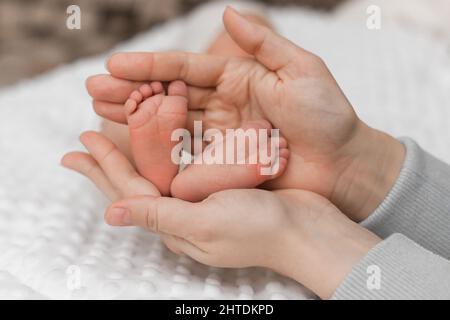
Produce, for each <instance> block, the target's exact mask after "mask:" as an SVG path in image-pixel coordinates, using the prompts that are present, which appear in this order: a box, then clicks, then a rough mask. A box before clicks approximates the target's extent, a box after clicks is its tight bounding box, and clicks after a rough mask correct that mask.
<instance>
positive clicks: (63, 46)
mask: <svg viewBox="0 0 450 320" xmlns="http://www.w3.org/2000/svg"><path fill="white" fill-rule="evenodd" d="M342 1H344V0H296V1H295V0H262V1H259V2H262V3H267V4H272V5H294V4H295V5H303V6H309V7H313V8H317V9H319V10H330V9H332V8H333V7H334V6H335V5H337V4H338V3H340V2H342ZM205 2H208V1H207V0H0V70H1V71H2V72H1V73H0V86H4V85H7V84H11V83H14V82H15V81H17V80H19V79H22V78H26V77H30V76H33V75H36V74H39V73H41V72H43V71H46V70H48V69H50V68H53V67H55V66H57V65H59V64H61V63H65V62H69V61H72V60H74V59H76V58H78V57H81V56H87V55H92V54H96V53H100V52H103V51H105V50H108V49H110V48H111V47H112V46H114V44H116V43H117V42H120V41H122V40H124V39H127V38H129V37H131V36H133V35H134V34H136V33H137V32H140V31H143V30H147V29H149V28H150V27H151V26H153V25H155V24H157V23H161V22H163V21H166V20H168V19H170V18H174V17H176V16H178V15H181V14H184V13H186V12H188V11H189V10H191V9H193V8H195V7H196V6H197V5H200V4H202V3H205ZM71 4H76V5H78V6H80V8H81V21H82V28H81V30H69V29H67V28H66V19H67V17H68V15H67V13H66V9H67V7H68V6H69V5H71Z"/></svg>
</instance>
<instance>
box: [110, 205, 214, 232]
mask: <svg viewBox="0 0 450 320" xmlns="http://www.w3.org/2000/svg"><path fill="white" fill-rule="evenodd" d="M204 207H205V206H204V205H203V204H201V203H198V204H197V203H191V202H188V201H183V200H180V199H177V198H167V197H154V196H137V197H132V198H128V199H123V200H119V201H117V202H115V203H113V204H112V205H111V206H110V207H109V208H108V209H107V210H106V213H105V220H106V222H107V223H109V224H112V225H116V226H123V225H135V226H140V227H143V228H146V229H148V230H150V231H153V232H156V233H165V234H170V235H176V236H179V237H182V238H184V239H189V240H190V239H193V238H195V235H196V234H197V233H198V232H202V231H203V230H204V228H205V221H208V219H207V215H206V214H205V208H204ZM121 209H125V211H126V212H127V216H126V217H124V216H123V212H122V213H121V212H120V211H121ZM117 216H119V218H117ZM121 219H122V221H121Z"/></svg>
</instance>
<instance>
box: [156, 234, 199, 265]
mask: <svg viewBox="0 0 450 320" xmlns="http://www.w3.org/2000/svg"><path fill="white" fill-rule="evenodd" d="M161 239H162V240H163V242H164V244H165V245H166V246H167V247H168V248H169V249H170V250H171V251H172V252H174V253H175V254H185V255H187V256H189V257H191V258H192V259H194V260H196V261H198V262H202V263H205V260H206V256H207V253H206V252H205V251H203V250H202V249H200V248H198V247H197V246H195V245H194V244H192V243H191V242H189V241H186V240H184V239H183V238H180V237H177V236H172V235H166V234H163V235H161Z"/></svg>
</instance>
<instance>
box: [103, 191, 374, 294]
mask: <svg viewBox="0 0 450 320" xmlns="http://www.w3.org/2000/svg"><path fill="white" fill-rule="evenodd" d="M105 219H106V221H107V222H108V223H110V224H112V225H115V226H129V225H136V226H141V227H144V228H146V229H148V230H150V231H152V232H157V233H160V234H161V235H162V238H163V239H164V242H165V244H166V245H167V246H168V247H169V248H170V249H171V250H172V251H173V252H175V253H178V254H185V255H188V256H190V257H191V258H193V259H194V260H197V261H199V262H201V263H203V264H207V265H211V266H215V267H233V268H241V267H251V266H259V267H265V268H270V269H272V270H274V271H276V272H278V273H280V274H283V275H285V276H288V277H290V278H293V279H295V280H296V281H298V282H300V283H301V284H303V285H305V286H306V287H308V288H309V289H311V290H312V291H313V292H315V293H316V294H317V295H319V296H320V297H321V298H323V299H326V298H329V297H331V295H332V294H333V292H334V291H335V289H336V288H337V287H338V286H339V284H340V283H341V282H342V280H343V279H344V278H345V276H346V275H347V274H348V273H349V272H350V270H351V268H352V266H353V265H354V264H356V263H357V262H358V261H359V260H360V259H361V258H362V257H363V256H365V255H366V254H367V252H368V251H369V250H370V249H371V248H372V247H373V246H375V245H376V244H377V243H378V242H379V241H380V239H379V238H377V236H375V235H374V234H372V233H371V232H369V231H368V230H366V229H364V228H362V227H360V226H359V225H358V224H356V223H354V222H352V221H351V220H350V219H348V218H347V217H345V216H344V215H343V214H342V213H341V212H339V210H338V209H337V208H336V207H335V206H333V205H332V204H331V203H330V202H329V201H328V200H326V199H325V198H323V197H321V196H319V195H317V194H314V193H311V192H308V191H301V190H294V189H291V190H278V191H274V192H270V191H265V190H258V189H247V190H243V189H240V190H226V191H221V192H218V193H215V194H213V195H211V196H210V197H208V198H207V199H206V200H204V201H202V202H199V203H191V202H186V201H183V200H180V199H176V198H165V197H153V196H138V197H132V198H128V199H124V200H120V201H118V202H115V203H113V204H112V205H111V206H110V207H109V208H108V209H107V210H106V214H105Z"/></svg>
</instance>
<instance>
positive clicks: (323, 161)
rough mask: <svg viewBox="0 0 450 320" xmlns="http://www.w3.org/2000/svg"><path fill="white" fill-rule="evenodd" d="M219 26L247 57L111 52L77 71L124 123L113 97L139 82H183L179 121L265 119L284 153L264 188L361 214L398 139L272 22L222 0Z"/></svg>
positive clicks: (388, 178) (100, 105)
mask: <svg viewBox="0 0 450 320" xmlns="http://www.w3.org/2000/svg"><path fill="white" fill-rule="evenodd" d="M224 24H225V27H226V29H227V31H228V33H229V34H230V36H231V37H232V38H233V40H234V41H235V42H236V43H237V44H238V45H239V46H240V47H241V48H242V49H244V50H245V51H246V52H248V53H249V54H251V55H252V56H254V58H255V59H252V58H236V57H223V56H211V55H204V54H191V53H185V52H169V53H118V54H115V55H113V56H112V57H111V58H110V59H109V61H108V63H107V67H108V70H109V71H110V73H111V75H98V76H94V77H91V78H90V79H88V81H87V88H88V91H89V93H90V94H91V96H92V97H93V98H94V108H95V110H96V112H97V113H98V114H100V115H102V116H104V117H106V118H108V119H110V120H113V121H116V122H121V123H125V118H124V115H123V110H122V108H123V103H124V101H125V100H126V98H127V97H128V95H129V94H130V92H131V91H132V90H134V89H136V88H137V87H138V86H139V85H140V84H141V83H142V82H145V81H150V80H159V81H171V80H175V79H182V80H184V81H185V82H186V83H188V85H189V86H188V98H189V107H190V109H191V110H190V112H189V125H188V127H189V128H192V124H193V121H194V120H202V121H203V127H204V128H212V127H214V128H220V129H226V128H237V127H240V126H241V125H242V123H243V122H246V121H249V120H255V119H261V118H264V119H267V120H269V121H270V122H271V123H272V124H273V126H274V127H276V128H280V129H281V132H282V134H283V135H284V136H285V137H286V139H287V141H288V143H289V146H290V150H291V156H290V161H289V164H288V168H287V170H286V172H285V174H284V175H283V176H281V177H280V178H278V179H276V180H274V181H273V182H271V184H270V185H268V187H270V188H299V189H306V190H310V191H313V192H316V193H319V194H321V195H323V196H325V197H326V198H328V199H330V200H331V201H332V202H333V203H335V204H336V205H337V206H338V207H339V208H340V209H341V210H342V211H344V212H345V213H346V214H348V215H349V216H350V217H351V218H353V219H354V220H357V221H359V220H362V219H364V218H365V217H366V216H367V215H368V214H370V213H371V212H372V211H373V210H374V209H375V208H376V207H377V206H378V204H379V203H380V202H381V201H382V199H383V198H384V197H385V195H386V194H387V192H388V191H389V190H390V188H391V187H392V185H393V183H394V182H395V180H396V178H397V175H398V173H399V171H400V167H401V165H402V162H403V158H404V150H403V147H402V145H401V144H400V143H399V142H397V141H396V140H395V139H393V138H392V137H390V136H388V135H386V134H383V133H381V132H378V131H376V130H373V129H371V128H369V127H368V126H366V125H365V124H364V123H363V122H361V121H360V120H359V119H358V117H357V116H356V114H355V112H354V111H353V108H352V106H351V105H350V103H349V102H348V100H347V99H346V97H345V96H344V94H343V93H342V91H341V90H340V88H339V86H338V85H337V83H336V81H335V80H334V78H333V76H332V75H331V73H330V72H329V70H328V69H327V67H326V65H325V64H324V62H323V61H322V60H321V59H320V58H319V57H317V56H315V55H313V54H311V53H309V52H307V51H305V50H303V49H302V48H299V47H297V46H296V45H294V44H293V43H291V42H290V41H288V40H287V39H285V38H283V37H281V36H279V35H277V34H276V33H274V32H273V31H272V30H270V29H268V28H266V27H264V26H261V25H258V24H254V23H252V22H250V21H248V20H246V19H245V18H244V17H242V16H241V15H239V13H237V12H236V11H235V10H233V9H231V8H228V9H227V10H226V11H225V14H224Z"/></svg>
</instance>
